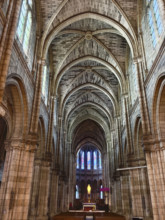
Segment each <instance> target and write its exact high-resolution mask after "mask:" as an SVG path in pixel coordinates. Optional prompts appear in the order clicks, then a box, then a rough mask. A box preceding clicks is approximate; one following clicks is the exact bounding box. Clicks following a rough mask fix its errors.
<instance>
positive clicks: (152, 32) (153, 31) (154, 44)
mask: <svg viewBox="0 0 165 220" xmlns="http://www.w3.org/2000/svg"><path fill="white" fill-rule="evenodd" d="M149 25H150V31H151V37H152V43H153V46H154V47H155V46H156V35H155V30H154V23H153V18H152V13H151V10H149Z"/></svg>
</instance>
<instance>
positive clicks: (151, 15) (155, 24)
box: [147, 0, 163, 47]
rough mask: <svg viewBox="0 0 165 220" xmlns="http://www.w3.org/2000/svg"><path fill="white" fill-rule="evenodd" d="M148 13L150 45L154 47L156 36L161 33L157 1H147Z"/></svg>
mask: <svg viewBox="0 0 165 220" xmlns="http://www.w3.org/2000/svg"><path fill="white" fill-rule="evenodd" d="M147 6H148V8H149V11H148V21H149V26H150V32H151V38H152V44H153V46H154V47H156V44H157V36H160V35H161V33H162V29H163V27H162V21H161V17H160V12H159V6H158V2H157V0H147Z"/></svg>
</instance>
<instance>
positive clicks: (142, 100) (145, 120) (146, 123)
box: [134, 57, 151, 136]
mask: <svg viewBox="0 0 165 220" xmlns="http://www.w3.org/2000/svg"><path fill="white" fill-rule="evenodd" d="M134 64H135V65H136V68H137V83H138V94H139V104H140V111H141V118H142V120H141V121H142V129H143V135H144V136H145V135H149V134H151V127H150V120H149V113H148V106H147V100H146V91H145V87H144V79H143V68H142V66H143V65H142V58H141V57H136V58H134Z"/></svg>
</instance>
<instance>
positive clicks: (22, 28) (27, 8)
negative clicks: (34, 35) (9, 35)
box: [17, 0, 32, 54]
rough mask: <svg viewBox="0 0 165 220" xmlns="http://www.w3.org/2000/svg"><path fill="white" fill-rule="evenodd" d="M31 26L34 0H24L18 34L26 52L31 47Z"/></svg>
mask: <svg viewBox="0 0 165 220" xmlns="http://www.w3.org/2000/svg"><path fill="white" fill-rule="evenodd" d="M31 28H32V0H23V2H22V6H21V11H20V16H19V22H18V27H17V35H18V38H19V40H20V42H21V44H22V46H23V50H24V52H25V53H26V54H27V53H28V48H29V42H30V33H31Z"/></svg>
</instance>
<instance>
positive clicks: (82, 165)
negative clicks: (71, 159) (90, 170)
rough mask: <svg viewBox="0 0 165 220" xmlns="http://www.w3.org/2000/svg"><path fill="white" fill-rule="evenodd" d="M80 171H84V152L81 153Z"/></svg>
mask: <svg viewBox="0 0 165 220" xmlns="http://www.w3.org/2000/svg"><path fill="white" fill-rule="evenodd" d="M81 169H82V170H84V151H83V152H82V153H81Z"/></svg>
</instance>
